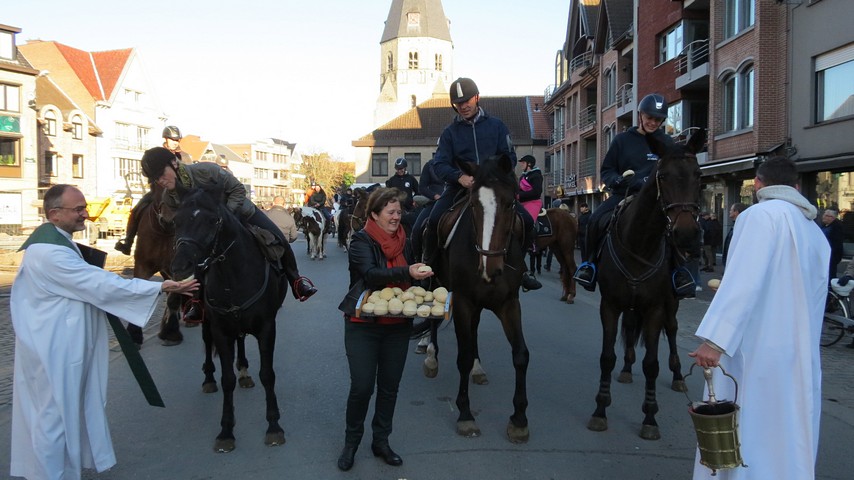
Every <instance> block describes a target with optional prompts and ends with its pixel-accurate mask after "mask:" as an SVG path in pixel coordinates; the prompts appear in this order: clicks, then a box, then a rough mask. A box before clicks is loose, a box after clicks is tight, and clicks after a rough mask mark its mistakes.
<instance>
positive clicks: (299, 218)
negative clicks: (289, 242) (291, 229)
mask: <svg viewBox="0 0 854 480" xmlns="http://www.w3.org/2000/svg"><path fill="white" fill-rule="evenodd" d="M294 221H295V222H296V224H297V227H298V228H299V229H300V230H302V231H303V233H304V234H305V238H306V242H307V243H308V248H307V250H306V253H307V254H308V255H309V256H310V257H311V259H312V260H323V259H324V258H326V249H325V244H326V236H327V235H328V233H327V230H326V218H324V216H323V214H322V213H321V212H320V210H318V209H316V208H312V207H302V208H299V209H295V210H294Z"/></svg>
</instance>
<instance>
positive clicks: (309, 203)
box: [305, 183, 333, 228]
mask: <svg viewBox="0 0 854 480" xmlns="http://www.w3.org/2000/svg"><path fill="white" fill-rule="evenodd" d="M328 200H329V199H328V198H327V196H326V191H325V190H323V187H321V186H320V185H318V184H316V183H315V184H312V186H311V193H309V194H308V200H306V202H305V206H306V207H311V208H315V209H317V210H319V211H320V213H321V215H323V218H324V219H325V220H326V227H327V228H330V227H331V226H332V224H333V222H332V212H330V211H329V207H327V206H326V202H327V201H328Z"/></svg>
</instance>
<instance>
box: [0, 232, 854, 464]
mask: <svg viewBox="0 0 854 480" xmlns="http://www.w3.org/2000/svg"><path fill="white" fill-rule="evenodd" d="M335 244H336V240H335V239H330V240H329V244H328V248H327V252H328V253H329V258H328V259H326V260H325V261H322V262H320V261H315V262H312V261H310V260H309V259H308V258H306V256H305V243H304V242H303V241H302V239H300V240H298V241H297V242H296V243H295V244H293V246H294V248H295V252H296V254H297V259H298V261H299V262H300V268H301V270H302V272H303V274H305V275H308V276H309V277H311V278H312V279H313V280H314V282H315V283H316V284H317V285H318V287H319V288H320V293H318V295H316V296H315V297H314V298H312V299H310V300H309V301H308V302H305V303H298V302H296V301H295V300H294V299H293V298H292V297H289V298H288V299H287V300H286V301H285V304H284V307H283V308H282V309H281V310H280V312H279V315H278V317H277V319H278V320H277V326H278V334H277V350H276V355H275V367H276V378H277V383H276V392H277V394H278V399H279V406H280V410H281V412H282V420H281V425H282V426H283V428H284V429H285V435H286V438H287V443H286V444H285V445H284V446H280V447H265V446H264V445H263V442H262V438H263V433H264V429H265V428H266V422H265V421H264V418H263V415H264V414H263V410H264V398H263V397H264V395H263V388H262V387H261V385H260V382H259V381H258V379H257V365H258V358H257V347H256V346H255V345H256V344H255V342H254V341H253V340H251V339H250V340H249V341H248V342H247V354H248V356H249V362H250V370H251V373H252V374H253V376H254V377H255V379H256V382H257V383H258V385H257V386H256V387H255V388H254V389H252V390H240V391H237V392H235V411H236V415H237V420H238V422H237V427H236V429H235V435H236V437H237V449H236V450H235V451H234V452H232V453H229V454H216V453H214V452H213V450H212V445H213V440H214V437H215V436H216V434H217V432H218V430H219V427H218V424H219V415H220V411H221V405H222V397H221V394H220V393H217V394H210V395H205V394H203V393H201V388H200V386H201V381H202V373H201V371H200V368H199V367H200V366H201V362H202V342H201V339H200V329H198V328H196V329H184V335H185V342H184V343H183V344H182V345H179V346H176V347H163V346H161V345H160V344H159V341H158V340H157V338H156V333H157V322H156V320H157V319H159V318H160V312H155V314H154V316H153V319H154V321H152V322H151V323H150V324H149V326H148V327H147V328H146V331H145V332H146V341H145V343H144V346H143V349H142V354H143V357H144V359H145V361H146V363H147V364H148V367H149V369H150V370H151V372H152V375H153V376H154V379H155V381H156V382H157V384H158V387H159V389H160V392H161V394H162V395H163V398H164V401H165V403H166V408H165V409H158V408H154V407H149V406H148V405H147V404H146V403H145V401H144V399H143V397H142V395H141V394H140V391H139V388H138V387H137V386H136V384H135V383H134V381H133V378H132V376H131V375H130V372H129V369H128V367H127V364H126V363H125V361H124V359H122V358H121V356H122V355H121V353H120V352H118V350H117V348H115V346H113V348H112V350H113V353H112V355H111V364H110V390H109V403H108V407H107V408H108V415H109V418H110V424H111V432H112V435H113V442H114V444H115V447H116V452H117V455H118V464H117V465H116V466H115V467H113V468H112V469H111V470H109V471H107V472H103V473H101V474H96V473H95V472H93V471H86V472H85V474H84V478H86V479H97V480H113V479H117V480H118V479H121V480H125V479H165V478H169V479H172V478H175V479H232V478H257V479H267V478H271V479H272V478H295V479H327V478H330V479H337V478H341V479H351V480H353V479H407V480H415V479H431V480H433V479H459V478H470V479H481V478H482V479H486V478H490V479H498V480H501V479H567V480H574V479H582V480H594V479H615V478H620V479H638V480H646V479H680V478H690V472H691V468H692V465H693V458H694V447H695V445H696V442H695V436H694V432H693V427H692V425H691V421H690V418H689V415H688V413H687V407H686V404H687V401H688V400H687V398H686V396H685V395H684V394H681V393H676V392H672V391H670V390H669V388H668V387H669V383H670V372H669V371H668V370H667V363H666V352H665V350H666V349H665V348H660V352H659V358H660V361H661V373H660V375H659V379H658V382H657V388H658V401H659V404H660V407H661V411H660V412H659V415H658V417H657V418H658V422H659V424H660V426H661V432H662V439H661V440H659V441H654V442H650V441H645V440H641V439H640V438H639V437H638V435H637V433H638V430H639V427H640V421H641V420H642V413H641V411H640V408H641V402H642V400H643V375H642V374H641V373H640V366H639V364H638V365H636V366H635V372H634V379H635V381H634V383H633V384H630V385H623V384H619V383H616V382H614V383H613V384H612V394H613V405H612V406H611V407H610V408H609V410H608V417H609V430H608V431H607V432H601V433H594V432H590V431H588V430H587V429H586V428H585V425H586V423H587V419H588V418H589V415H590V413H592V411H593V409H594V407H595V395H596V390H597V388H598V376H599V369H598V355H599V347H600V343H601V340H600V339H601V331H600V326H599V319H598V301H599V297H598V294H596V293H589V292H585V291H583V290H580V291H579V293H578V298H577V300H576V303H575V304H574V305H566V304H561V303H559V302H558V301H557V298H558V296H559V295H560V285H559V280H558V277H557V266H555V268H554V269H553V271H552V272H543V273H542V275H540V276H539V278H540V279H541V280H542V281H543V283H544V288H543V289H541V290H538V291H534V292H528V293H523V294H521V300H522V308H523V320H524V328H525V337H526V340H527V344H528V347H529V349H530V351H531V363H530V367H529V369H528V388H527V390H528V400H529V403H530V406H529V409H528V416H529V420H530V428H531V439H530V441H529V442H528V443H527V444H523V445H515V444H511V443H510V442H509V441H507V439H506V435H505V433H504V428H505V426H506V424H507V419H508V416H509V415H510V414H511V413H512V404H511V397H512V395H513V379H514V375H513V369H512V366H511V363H510V354H509V353H510V349H509V346H508V344H507V341H506V339H505V338H504V336H503V333H502V331H501V328H500V325H499V323H498V321H497V320H496V319H495V318H494V316H493V315H492V314H491V313H484V315H483V320H482V321H481V327H480V337H479V341H480V352H481V357H482V359H483V362H484V366H485V369H486V370H487V372H488V374H489V375H490V384H489V385H487V386H472V387H471V389H470V394H471V401H472V408H473V412H474V413H475V416H476V418H477V422H478V424H479V426H480V428H481V429H482V430H483V435H482V436H481V437H479V438H475V439H468V438H462V437H459V436H457V435H456V434H455V433H454V424H455V421H456V415H457V410H456V405H455V404H454V398H455V396H456V391H457V384H458V375H457V372H456V366H455V361H454V359H455V357H456V344H455V341H454V336H453V327H452V326H451V327H450V328H444V329H443V330H442V331H441V332H440V346H441V352H440V373H439V376H438V377H437V378H436V379H426V378H425V377H424V376H423V375H422V373H421V362H422V359H423V357H422V356H418V355H415V354H411V355H410V356H409V358H408V359H407V364H406V370H405V372H404V379H403V382H402V384H401V392H400V396H399V398H398V406H397V412H396V414H395V431H394V433H393V434H392V437H391V444H392V446H393V447H394V448H395V450H396V451H398V453H400V454H401V456H402V457H403V458H404V465H403V466H401V467H397V468H395V467H389V466H386V465H385V464H383V463H382V462H381V461H379V460H377V459H375V458H373V456H372V455H371V453H370V448H369V446H370V443H369V442H370V414H369V419H368V421H367V425H366V435H365V436H366V438H365V439H364V440H363V443H362V445H361V447H360V450H359V452H358V453H357V456H356V465H355V466H354V468H353V470H352V471H350V472H346V473H344V472H339V471H338V470H337V468H336V467H335V461H336V459H337V455H338V452H339V451H340V448H341V446H342V442H343V423H344V420H343V417H344V407H345V403H346V396H347V388H348V372H347V362H346V357H345V355H344V352H343V350H344V349H343V320H342V319H341V314H340V312H338V311H337V305H338V302H339V300H340V299H341V298H342V297H343V295H344V293H345V292H346V289H347V280H348V275H347V266H346V254H345V253H344V252H343V251H342V250H339V249H338V248H336V247H335ZM702 275H703V284H704V286H705V282H706V281H708V280H709V279H710V278H713V277H715V276H717V277H718V278H719V277H720V271H719V272H718V273H717V274H707V273H703V274H702ZM12 278H13V276H12V275H10V274H5V275H4V274H0V452H2V453H0V478H7V476H8V473H7V472H8V470H9V460H8V454H7V453H6V452H9V442H10V427H11V425H10V423H11V376H12V361H13V349H14V334H13V331H12V329H11V321H10V319H9V308H8V291H9V284H10V283H11V280H12ZM712 295H713V293H712V292H710V291H708V289H705V290H704V291H703V292H700V293H699V294H698V297H697V298H696V299H690V300H683V301H682V302H681V304H680V310H679V321H680V332H679V339H678V346H679V353H680V358H681V359H682V362H683V365H682V371H683V372H687V370H688V367H689V366H690V363H689V358H688V356H687V353H688V352H690V351H692V350H693V349H694V348H695V347H696V345H697V340H696V339H695V338H694V337H693V332H694V330H695V329H696V326H697V325H698V324H699V321H700V320H701V319H702V315H703V314H704V312H705V310H706V308H707V307H708V304H709V301H710V300H711V298H712ZM848 342H849V339H848V338H846V339H844V340H843V341H841V342H840V343H838V344H837V345H834V346H832V347H830V348H823V349H822V366H823V379H824V380H823V392H822V397H823V402H822V409H823V410H822V431H821V439H820V453H819V460H818V465H817V478H819V479H826V480H841V479H850V478H851V477H852V469H854V463H852V462H854V460H852V457H851V455H850V452H849V451H850V445H852V444H854V428H852V427H854V369H852V366H854V365H852V364H854V350H852V349H848V348H845V344H846V343H848ZM662 344H664V342H662ZM413 347H414V343H413ZM641 355H642V352H639V356H641ZM620 357H621V356H620ZM621 362H622V358H620V359H619V360H618V367H617V369H619V367H620V366H621V364H622V363H621ZM217 368H219V366H218V367H217ZM615 376H616V372H615ZM701 377H702V375H700V374H699V373H698V372H697V371H696V369H695V373H694V375H693V376H692V378H689V389H690V392H689V396H691V397H692V399H694V400H697V399H699V398H697V397H699V395H700V393H701V382H702V378H701ZM768 401H769V402H773V401H774V399H773V398H769V399H768ZM774 434H775V432H769V435H774ZM745 460H746V462H747V463H748V465H749V459H745ZM748 468H749V467H748Z"/></svg>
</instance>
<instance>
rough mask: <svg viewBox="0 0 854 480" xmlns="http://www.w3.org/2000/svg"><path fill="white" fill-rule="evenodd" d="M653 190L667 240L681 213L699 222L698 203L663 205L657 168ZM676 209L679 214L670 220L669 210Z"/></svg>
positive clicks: (659, 173)
mask: <svg viewBox="0 0 854 480" xmlns="http://www.w3.org/2000/svg"><path fill="white" fill-rule="evenodd" d="M685 157H686V158H694V159H696V158H697V156H696V155H693V154H690V153H686V154H685ZM660 161H661V160H659V162H660ZM655 190H656V198H657V199H658V204H659V205H660V206H661V212H662V213H663V214H664V218H665V221H666V225H665V231H666V236H667V237H668V238H672V234H673V225H674V224H675V223H676V220H678V219H679V216H680V215H682V214H683V213H690V214H691V218H692V219H693V221H694V223H697V222H698V221H699V217H700V205H699V204H698V203H696V202H694V203H688V202H681V203H665V201H664V199H663V198H662V197H661V172H660V171H659V170H658V169H657V168H656V171H655ZM677 208H678V209H679V212H678V213H677V214H676V218H673V219H671V218H670V215H668V213H669V212H670V211H671V210H674V209H677ZM679 255H680V256H681V255H682V254H681V252H679Z"/></svg>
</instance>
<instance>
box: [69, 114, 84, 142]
mask: <svg viewBox="0 0 854 480" xmlns="http://www.w3.org/2000/svg"><path fill="white" fill-rule="evenodd" d="M71 132H72V135H73V136H74V139H75V140H83V119H82V118H81V117H80V115H75V116H74V117H72V118H71Z"/></svg>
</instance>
